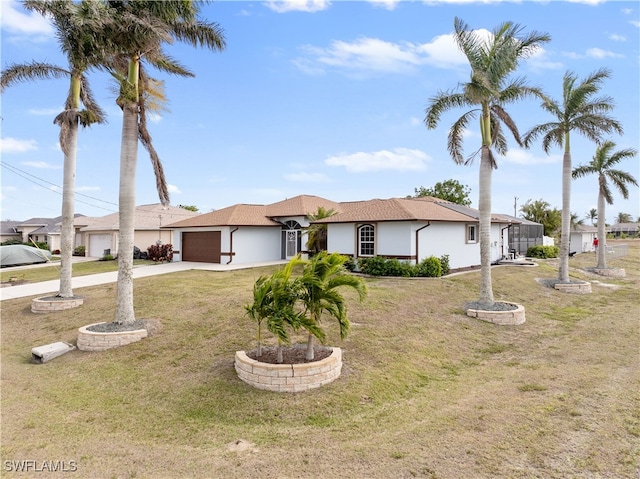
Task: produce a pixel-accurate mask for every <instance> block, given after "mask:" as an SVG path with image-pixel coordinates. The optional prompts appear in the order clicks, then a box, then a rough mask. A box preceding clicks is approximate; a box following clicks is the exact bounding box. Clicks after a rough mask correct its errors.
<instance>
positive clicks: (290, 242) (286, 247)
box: [282, 220, 301, 259]
mask: <svg viewBox="0 0 640 479" xmlns="http://www.w3.org/2000/svg"><path fill="white" fill-rule="evenodd" d="M300 233H301V226H300V223H298V222H297V221H293V220H289V221H287V222H285V223H284V224H283V225H282V257H283V259H291V258H293V257H294V256H295V255H297V254H298V253H299V252H300V248H301V236H300Z"/></svg>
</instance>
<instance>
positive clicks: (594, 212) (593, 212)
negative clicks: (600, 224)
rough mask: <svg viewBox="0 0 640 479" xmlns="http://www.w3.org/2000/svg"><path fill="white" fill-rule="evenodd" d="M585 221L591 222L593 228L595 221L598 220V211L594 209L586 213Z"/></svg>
mask: <svg viewBox="0 0 640 479" xmlns="http://www.w3.org/2000/svg"><path fill="white" fill-rule="evenodd" d="M587 219H588V220H589V221H591V226H593V224H594V223H595V221H596V220H597V219H598V210H597V209H595V208H591V209H590V210H589V212H588V213H587Z"/></svg>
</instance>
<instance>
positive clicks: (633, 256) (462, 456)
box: [1, 241, 640, 479]
mask: <svg viewBox="0 0 640 479" xmlns="http://www.w3.org/2000/svg"><path fill="white" fill-rule="evenodd" d="M627 243H629V245H630V250H629V255H628V256H627V257H625V258H622V259H619V260H616V261H612V262H611V264H610V266H618V267H623V268H625V269H626V271H627V278H624V279H608V278H603V277H598V276H595V275H592V274H590V273H589V272H588V271H586V270H584V269H583V268H585V267H587V266H595V256H594V255H593V254H584V255H576V256H575V257H574V258H572V259H571V260H570V266H571V267H572V268H577V269H572V271H571V275H572V277H574V278H576V279H587V280H589V281H594V282H593V283H592V284H593V293H592V294H589V295H571V294H567V293H561V292H559V291H556V290H554V289H550V288H547V287H545V286H543V285H541V284H540V283H539V282H538V281H537V279H539V278H554V277H555V276H556V275H557V270H556V269H555V267H554V262H553V260H544V261H541V262H540V266H539V267H517V266H506V267H498V268H494V270H493V278H494V292H495V295H496V299H497V300H508V301H513V302H518V303H521V304H523V305H525V307H526V316H527V322H526V323H525V324H523V325H522V326H510V327H505V326H495V325H492V324H488V323H484V322H480V321H478V320H475V319H472V318H469V317H467V316H465V314H464V310H463V309H462V308H463V304H464V303H465V302H466V301H470V300H474V299H476V296H477V294H478V282H479V272H477V271H476V272H471V273H467V274H462V275H457V276H451V277H445V278H434V279H401V278H392V279H380V278H371V279H367V285H368V288H369V295H368V297H367V299H366V300H365V302H363V303H362V304H359V303H358V301H357V299H356V296H355V293H353V292H351V291H349V290H345V291H344V294H345V296H346V297H348V298H349V299H350V300H349V302H348V308H349V313H348V315H349V319H350V321H351V323H352V327H351V331H350V334H349V336H348V337H347V339H346V340H345V341H343V342H339V340H338V332H337V327H335V326H336V325H333V324H331V323H327V329H328V330H329V331H330V332H331V334H330V341H329V343H330V344H331V345H335V346H340V347H341V348H343V353H344V363H345V366H344V368H343V373H342V376H341V377H340V378H339V379H337V380H336V381H335V382H333V383H331V384H329V385H327V386H324V387H322V388H320V389H317V390H313V391H310V392H307V393H300V394H291V395H286V394H277V393H270V392H265V391H259V390H256V389H252V388H251V387H250V386H248V385H246V384H245V383H243V382H241V381H240V380H239V379H238V378H237V376H236V373H235V371H234V369H233V356H234V353H235V351H236V350H240V349H251V348H252V347H254V345H255V327H254V325H253V324H252V323H251V322H250V321H249V320H248V319H247V318H246V316H245V315H244V309H243V306H244V305H245V304H247V303H248V302H249V301H250V300H251V294H252V285H253V283H254V281H255V280H256V279H257V277H258V276H259V275H260V274H263V273H267V272H271V271H273V270H274V268H272V267H270V268H260V269H252V270H242V271H234V272H212V271H186V272H180V273H172V274H165V275H160V276H155V277H147V278H140V279H136V280H135V283H134V284H135V297H136V314H137V317H138V319H144V318H159V319H160V320H161V322H162V326H163V329H162V331H161V332H160V333H159V334H157V335H155V336H152V337H149V338H147V339H145V340H143V341H141V342H139V343H135V344H133V345H129V346H126V347H123V348H119V349H114V350H110V351H107V352H102V353H86V352H80V351H73V352H71V353H68V354H66V355H64V356H61V357H59V358H56V359H54V360H52V361H51V362H49V363H46V364H43V365H37V364H34V363H32V362H31V361H30V351H31V348H33V347H35V346H41V345H45V344H48V343H51V342H55V341H67V342H72V343H73V342H75V341H76V338H77V333H76V332H77V328H79V327H80V326H83V325H87V324H89V323H93V322H98V321H112V319H113V314H114V302H115V284H109V285H103V286H96V287H91V288H82V289H78V290H74V292H75V293H77V294H81V295H83V296H84V297H85V302H84V305H83V306H82V307H81V308H79V309H73V310H68V311H64V312H58V313H52V314H42V315H34V314H32V313H31V312H30V311H29V307H30V301H31V299H30V298H25V299H16V300H11V301H3V302H2V319H1V321H2V324H1V325H2V340H1V341H2V342H1V360H2V369H1V378H2V390H1V423H2V431H1V434H2V436H1V443H2V446H1V461H2V462H1V467H2V477H23V478H27V477H43V478H44V477H47V478H49V477H73V478H254V477H256V478H329V479H331V478H358V479H360V478H374V479H375V478H385V479H386V478H411V477H425V478H434V479H435V478H439V479H445V478H451V479H458V478H497V477H505V478H507V477H508V478H527V479H528V478H566V477H593V478H618V477H619V478H622V477H634V474H636V471H637V468H638V465H639V449H638V443H639V439H640V413H639V411H640V401H639V394H638V391H640V378H639V358H638V345H639V341H638V339H639V335H638V332H639V317H638V290H639V289H638V288H639V287H640V256H639V254H638V253H639V252H640V243H639V242H631V241H628V242H627ZM75 267H76V266H75V265H74V270H75ZM3 273H4V272H3ZM300 339H301V340H302V339H303V338H302V337H301V338H300ZM28 460H31V461H35V465H36V466H37V467H38V468H40V470H41V469H42V467H43V464H50V463H55V462H56V461H59V462H58V463H57V465H58V466H59V467H61V466H66V467H67V472H60V471H59V472H37V473H36V472H34V469H31V470H30V472H22V473H20V472H12V471H11V470H12V469H15V468H16V466H17V465H19V464H23V465H24V464H25V463H24V462H20V461H28ZM63 461H64V463H63ZM71 463H72V466H73V468H74V469H75V471H74V472H69V470H68V469H69V467H70V464H71ZM23 467H24V466H23ZM49 468H50V467H49Z"/></svg>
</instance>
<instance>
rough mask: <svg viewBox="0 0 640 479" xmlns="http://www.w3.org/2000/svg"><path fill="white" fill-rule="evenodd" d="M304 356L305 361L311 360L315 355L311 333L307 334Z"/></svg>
mask: <svg viewBox="0 0 640 479" xmlns="http://www.w3.org/2000/svg"><path fill="white" fill-rule="evenodd" d="M304 357H305V359H306V360H307V361H312V360H313V359H314V357H315V354H314V351H313V334H309V335H308V336H307V352H306V354H305V356H304Z"/></svg>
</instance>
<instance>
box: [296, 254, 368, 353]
mask: <svg viewBox="0 0 640 479" xmlns="http://www.w3.org/2000/svg"><path fill="white" fill-rule="evenodd" d="M346 260H347V257H346V256H343V255H341V254H338V253H331V254H329V253H327V252H326V251H321V252H320V253H318V254H317V255H315V256H314V257H313V258H311V259H310V260H309V261H308V262H307V263H306V264H305V267H304V270H303V271H302V276H301V278H300V282H301V292H300V296H299V298H300V300H301V302H302V304H304V308H305V316H306V314H308V315H309V316H308V319H309V323H310V324H311V325H313V326H314V329H309V328H307V327H306V326H304V327H305V328H306V329H307V331H308V332H309V335H308V339H307V352H306V359H307V360H312V359H313V358H314V350H313V338H314V336H315V337H317V338H318V339H320V340H321V341H322V340H323V338H324V331H323V330H322V328H321V326H320V319H321V317H322V314H323V313H328V314H329V315H330V316H332V317H334V318H336V319H337V320H338V324H339V326H340V338H341V339H344V338H345V337H346V336H347V333H348V332H349V320H348V319H347V310H346V305H345V299H344V297H343V296H342V294H341V293H340V292H339V291H338V288H342V287H349V288H353V289H355V290H356V291H357V292H358V297H359V298H360V301H362V300H363V299H364V298H365V296H366V294H367V288H366V284H365V283H364V281H363V280H362V278H358V277H356V276H352V275H350V274H349V273H348V272H347V270H346V269H345V267H344V263H345V261H346Z"/></svg>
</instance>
